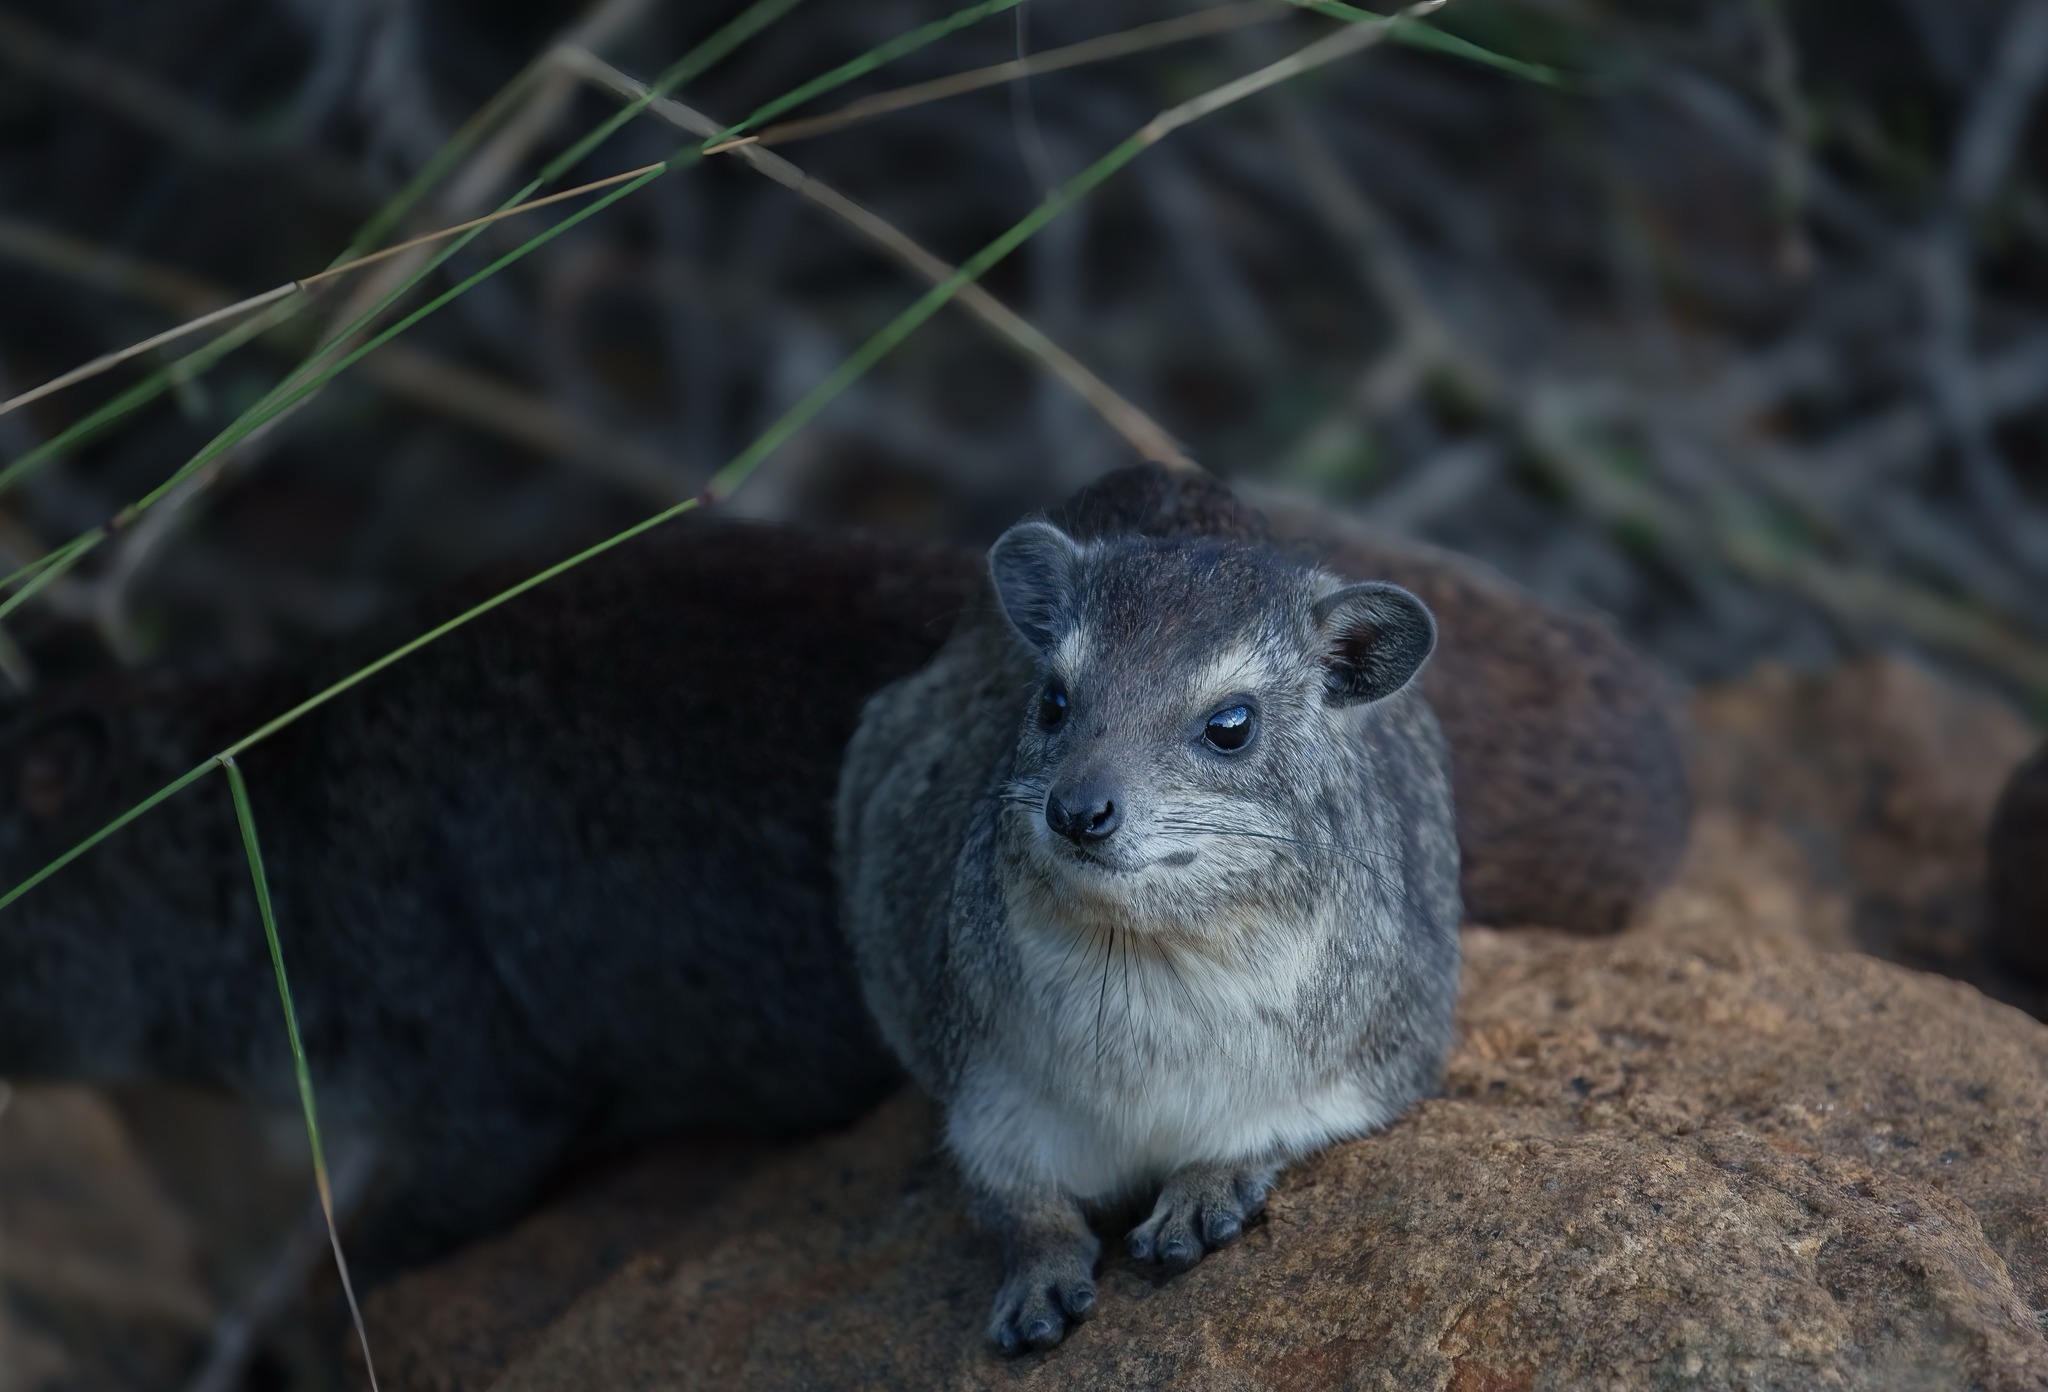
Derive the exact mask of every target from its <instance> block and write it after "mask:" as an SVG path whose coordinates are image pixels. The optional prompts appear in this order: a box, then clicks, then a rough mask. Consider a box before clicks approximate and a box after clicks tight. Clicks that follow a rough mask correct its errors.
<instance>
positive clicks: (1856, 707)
mask: <svg viewBox="0 0 2048 1392" xmlns="http://www.w3.org/2000/svg"><path fill="white" fill-rule="evenodd" d="M1693 722H1694V741H1695V750H1694V757H1693V760H1692V780H1693V787H1694V791H1695V794H1696V796H1697V798H1698V800H1699V804H1700V806H1701V807H1702V808H1710V809H1715V810H1716V811H1718V812H1719V813H1720V814H1721V815H1722V816H1724V817H1726V818H1734V819H1737V820H1739V821H1741V822H1743V823H1745V824H1749V825H1753V826H1755V825H1761V826H1766V827H1769V828H1771V829H1772V830H1773V832H1774V833H1775V834H1778V835H1781V836H1783V837H1786V838H1788V839H1789V841H1790V843H1791V844H1793V845H1795V846H1796V847H1797V848H1798V850H1799V851H1800V852H1801V853H1802V855H1803V857H1804V859H1805V862H1806V865H1807V874H1808V875H1809V876H1810V877H1811V878H1812V879H1813V880H1815V881H1816V882H1818V883H1820V884H1823V885H1826V886H1829V887H1831V888H1834V889H1836V890H1839V891H1840V892H1842V893H1843V894H1845V895H1846V896H1847V898H1848V903H1849V910H1850V925H1851V931H1852V934H1853V939H1854V942H1855V944H1856V945H1857V946H1859V947H1861V948H1862V949H1863V950H1865V951H1866V952H1873V953H1876V954H1878V955H1879V956H1882V957H1888V958H1891V959H1893V960H1895V961H1902V962H1906V963H1909V964H1911V965H1914V966H1921V967H1930V968H1932V969H1934V970H1937V971H1941V972H1945V973H1947V974H1949V975H1952V976H1962V977H1965V978H1966V979H1969V980H1972V981H1974V982H1976V983H1977V984H1979V985H1986V986H1993V985H1994V983H1992V982H1989V981H1987V980H1986V979H1985V978H1984V977H1983V974H1982V973H1981V971H1980V970H1979V968H1980V966H1981V964H1982V962H1983V958H1984V953H1983V926H1982V891H1983V884H1984V835H1985V829H1986V828H1987V826H1988V825H1989V823H1990V820H1991V809H1992V805H1993V803H1994V802H1996V800H1997V798H1998V793H1999V789H2000V788H2002V787H2003V786H2004V785H2005V781H2006V779H2007V777H2008V776H2009V775H2010V774H2011V773H2012V770H2013V768H2014V767H2015V766H2016V765H2017V764H2019V762H2020V761H2021V760H2023V759H2025V758H2026V756H2027V754H2028V752H2029V751H2031V750H2032V749H2033V747H2034V746H2035V745H2036V744H2037V743H2038V742H2039V740H2040V735H2039V733H2038V732H2037V731H2035V730H2033V729H2032V728H2031V727H2029V726H2028V725H2027V724H2026V722H2025V721H2023V720H2021V719H2020V718H2019V716H2018V715H2016V714H2015V713H2014V712H2013V711H2012V710H2011V708H2010V707H2008V706H2007V705H2006V704H2005V703H2004V702H2002V701H2000V700H1999V699H1997V698H1996V697H1994V696H1991V695H1989V694H1987V693H1984V692H1981V691H1977V690H1973V689H1971V688H1968V687H1964V686H1960V685H1957V684H1954V683H1952V682H1948V681H1945V680H1943V679H1941V678H1939V677H1936V676H1935V675H1933V674H1932V673H1930V672H1927V671H1925V670H1923V669H1921V668H1919V667H1916V666H1913V665H1912V664H1911V663H1908V662H1905V661H1902V660H1900V659H1897V658H1889V657H1879V658H1869V659H1865V660H1863V661H1859V662H1854V663H1850V664H1847V665H1845V666H1842V667H1839V668H1836V669H1834V670H1832V671H1829V672H1826V673H1822V674H1819V675H1813V676H1800V675H1794V674H1793V673H1790V672H1787V671H1785V670H1783V669H1781V668H1780V669H1772V668H1766V669H1765V670H1763V671H1762V672H1760V673H1758V674H1757V675H1755V676H1752V677H1750V678H1748V679H1746V680H1744V681H1741V682H1736V683H1733V684H1731V685H1728V686H1724V687H1720V688H1717V689H1714V690H1710V691H1707V692H1704V693H1702V694H1701V695H1700V696H1699V697H1698V698H1697V700H1696V702H1695V704H1694V707H1693Z"/></svg>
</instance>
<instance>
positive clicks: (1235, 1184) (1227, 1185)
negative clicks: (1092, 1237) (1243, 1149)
mask: <svg viewBox="0 0 2048 1392" xmlns="http://www.w3.org/2000/svg"><path fill="white" fill-rule="evenodd" d="M1265 1198H1266V1183H1265V1178H1264V1176H1263V1175H1256V1174H1250V1173H1245V1172H1239V1171H1232V1170H1225V1169H1217V1168H1211V1167H1207V1166H1190V1167H1189V1168H1187V1169H1184V1170H1181V1171H1179V1172H1177V1173H1176V1174H1175V1175H1174V1176H1173V1177H1172V1178H1171V1179H1169V1180H1167V1182H1166V1185H1165V1187H1164V1188H1163V1189H1161V1190H1160V1191H1159V1202H1158V1203H1157V1204H1155V1205H1154V1206H1153V1209H1152V1216H1151V1217H1149V1218H1147V1219H1146V1220H1145V1221H1144V1222H1142V1223H1140V1224H1139V1225H1138V1226H1137V1227H1135V1228H1133V1229H1132V1230H1131V1235H1130V1248H1131V1255H1132V1256H1134V1257H1136V1258H1137V1259H1138V1260H1139V1261H1148V1262H1153V1263H1155V1264H1156V1265H1159V1266H1161V1267H1164V1268H1166V1269H1167V1270H1169V1271H1181V1270H1185V1269H1186V1268H1188V1267H1190V1266H1193V1265H1194V1264H1195V1263H1196V1262H1198V1261H1200V1260H1201V1259H1202V1258H1203V1257H1204V1256H1206V1255H1207V1254H1208V1253H1210V1252H1213V1251H1215V1250H1216V1249H1217V1248H1219V1247H1228V1246H1229V1245H1230V1244H1231V1243H1233V1242H1235V1241H1237V1239H1238V1238H1240V1237H1242V1236H1243V1235H1244V1226H1245V1224H1246V1223H1248V1222H1250V1221H1251V1219H1252V1218H1253V1217H1255V1216H1256V1215H1257V1214H1258V1211H1259V1210H1260V1209H1261V1208H1262V1207H1264V1206H1265Z"/></svg>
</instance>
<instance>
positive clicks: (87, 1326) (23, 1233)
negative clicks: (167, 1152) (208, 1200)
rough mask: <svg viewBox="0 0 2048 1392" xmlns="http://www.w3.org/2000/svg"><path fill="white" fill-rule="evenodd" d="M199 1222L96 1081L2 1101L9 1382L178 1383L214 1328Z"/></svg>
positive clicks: (3, 1322) (2, 1275)
mask: <svg viewBox="0 0 2048 1392" xmlns="http://www.w3.org/2000/svg"><path fill="white" fill-rule="evenodd" d="M213 1316H214V1305H213V1300H212V1297H211V1296H210V1295H209V1293H208V1292H207V1290H206V1287H205V1284H204V1282H203V1280H202V1279H201V1272H200V1268H199V1262H198V1243H197V1234H196V1233H195V1232H194V1230H193V1228H192V1225H191V1223H190V1222H189V1220H188V1219H187V1217H186V1215H185V1214H184V1213H183V1212H181V1211H180V1210H179V1209H178V1208H177V1207H176V1206H175V1205H174V1204H173V1203H171V1201H170V1200H169V1199H168V1198H167V1197H166V1196H165V1194H164V1193H163V1191H162V1189H161V1187H160V1186H159V1185H158V1184H157V1182H156V1179H155V1176H154V1175H152V1174H151V1173H150V1171H149V1169H148V1167H147V1166H146V1165H145V1164H144V1163H143V1161H142V1159H141V1157H140V1156H139V1155H138V1154H137V1153H136V1151H135V1149H134V1147H133V1146H132V1145H131V1144H130V1143H129V1139H128V1136H127V1133H126V1131H125V1129H124V1128H123V1127H122V1125H121V1122H120V1119H119V1117H118V1116H117V1115H116V1114H115V1112H114V1109H113V1108H112V1107H111V1106H110V1105H109V1104H108V1103H107V1101H106V1100H105V1099H104V1098H101V1097H99V1096H97V1095H95V1094H93V1093H91V1092H88V1091H86V1090H85V1089H83V1088H22V1089H19V1090H17V1091H14V1092H13V1093H11V1094H10V1095H9V1097H8V1098H7V1099H6V1105H4V1107H0V1387H5V1388H8V1389H19V1390H20V1392H31V1389H45V1388H48V1389H57V1388H66V1389H69V1388H95V1387H109V1388H111V1387H154V1386H164V1385H174V1384H175V1383H176V1382H178V1381H179V1380H180V1379H181V1378H182V1377H183V1376H184V1374H185V1372H186V1371H187V1370H189V1368H190V1367H191V1365H192V1363H193V1362H194V1361H195V1360H196V1359H197V1357H198V1355H199V1353H200V1352H201V1351H202V1350H203V1349H204V1347H205V1340H206V1338H207V1336H208V1335H209V1334H210V1333H211V1332H212V1322H213Z"/></svg>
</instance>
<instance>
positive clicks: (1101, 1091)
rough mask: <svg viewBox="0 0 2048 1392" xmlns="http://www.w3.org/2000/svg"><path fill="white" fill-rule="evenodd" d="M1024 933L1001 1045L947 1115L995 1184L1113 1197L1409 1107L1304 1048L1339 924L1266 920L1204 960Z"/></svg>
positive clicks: (957, 1139) (1355, 1129)
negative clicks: (1332, 930)
mask: <svg viewBox="0 0 2048 1392" xmlns="http://www.w3.org/2000/svg"><path fill="white" fill-rule="evenodd" d="M1013 931H1014V933H1015V937H1014V941H1015V943H1016V945H1017V949H1018V952H1019V955H1020V957H1021V959H1022V962H1021V965H1022V967H1023V972H1022V978H1023V987H1022V989H1021V990H1020V991H1018V992H1017V993H1016V997H1015V998H1014V999H1009V1000H1004V1001H1001V1002H998V1003H997V1005H996V1010H997V1018H996V1020H995V1021H993V1022H992V1023H993V1032H994V1034H995V1035H996V1038H995V1039H993V1040H992V1041H991V1043H992V1044H993V1045H994V1047H992V1048H990V1049H988V1050H986V1051H984V1053H983V1054H982V1056H980V1057H978V1058H976V1059H975V1060H974V1061H973V1063H972V1064H970V1067H969V1072H970V1073H971V1074H972V1077H971V1078H970V1079H968V1080H964V1081H966V1082H967V1084H968V1085H967V1086H964V1087H962V1088H961V1089H960V1090H959V1091H958V1093H957V1094H956V1101H955V1104H954V1106H953V1108H952V1110H951V1112H950V1113H949V1116H948V1121H947V1125H948V1131H949V1135H950V1138H951V1141H952V1144H953V1148H954V1151H955V1153H956V1154H957V1155H959V1156H960V1157H961V1159H962V1160H963V1162H965V1164H966V1166H967V1168H968V1169H969V1170H970V1172H972V1173H973V1176H974V1177H975V1178H977V1179H979V1180H981V1181H982V1182H984V1183H987V1184H991V1185H997V1186H1002V1187H1011V1186H1016V1185H1020V1184H1049V1185H1053V1186H1057V1187H1058V1188H1060V1189H1063V1190H1065V1191H1066V1192H1068V1193H1070V1194H1074V1195H1076V1196H1077V1197H1080V1198H1083V1199H1100V1200H1108V1199H1112V1198H1116V1197H1119V1196H1123V1195H1127V1194H1130V1193H1133V1192H1135V1191H1137V1190H1139V1189H1140V1188H1141V1187H1143V1186H1146V1185H1152V1184H1156V1183H1158V1182H1159V1181H1160V1180H1162V1179H1164V1178H1165V1177H1166V1176H1167V1175H1168V1174H1170V1173H1172V1172H1173V1171H1174V1170H1176V1169H1178V1168H1180V1167H1181V1166H1183V1165H1187V1164H1191V1163H1196V1162H1211V1163H1224V1164H1234V1163H1239V1162H1245V1163H1252V1162H1257V1161H1261V1160H1266V1159H1279V1158H1285V1157H1288V1156H1292V1155H1298V1154H1301V1153H1305V1152H1307V1151H1310V1150H1313V1149H1316V1148H1318V1147H1320V1146H1322V1145H1324V1144H1327V1143H1328V1142H1330V1141H1332V1140H1335V1139H1339V1138H1341V1137H1345V1136H1354V1135H1360V1134H1363V1133H1365V1132H1369V1131H1372V1130H1375V1129H1377V1128H1379V1127H1381V1126H1383V1125H1385V1124H1386V1123H1387V1122H1388V1121H1390V1120H1392V1118H1393V1116H1394V1114H1395V1112H1396V1111H1397V1110H1398V1108H1397V1107H1396V1106H1394V1105H1389V1103H1388V1101H1387V1100H1386V1099H1384V1098H1382V1097H1380V1096H1378V1095H1377V1094H1376V1092H1375V1090H1374V1089H1373V1088H1372V1087H1371V1086H1370V1082H1369V1080H1368V1079H1365V1078H1363V1077H1360V1076H1357V1074H1356V1073H1355V1072H1354V1071H1353V1070H1351V1069H1348V1068H1346V1067H1344V1062H1343V1059H1342V1056H1341V1054H1342V1051H1334V1053H1333V1051H1331V1050H1329V1049H1306V1048H1304V1046H1303V1043H1302V1040H1303V1038H1304V1031H1303V1030H1302V1028H1301V1025H1302V1022H1303V1014H1304V1012H1305V1011H1307V1010H1309V1009H1311V1008H1313V1001H1314V998H1315V996H1316V993H1317V992H1318V991H1319V990H1320V989H1321V988H1322V986H1323V982H1322V980H1321V979H1320V978H1321V975H1322V974H1324V973H1327V972H1328V971H1330V970H1331V968H1332V967H1333V965H1334V964H1333V963H1332V962H1331V961H1330V960H1329V953H1328V951H1327V947H1326V944H1327V943H1328V941H1329V937H1328V935H1327V934H1326V933H1324V932H1319V931H1315V930H1313V929H1307V930H1297V931H1284V932H1276V931H1274V930H1273V929H1272V928H1271V927H1270V925H1268V926H1266V927H1264V928H1262V929H1261V930H1259V931H1255V932H1254V931H1247V932H1244V933H1234V934H1225V935H1219V939H1218V940H1219V941H1227V942H1232V943H1235V944H1236V947H1235V948H1234V949H1231V950H1218V951H1205V950H1197V949H1195V948H1192V947H1189V946H1186V945H1180V946H1174V947H1164V946H1161V945H1160V944H1158V943H1157V942H1152V941H1148V940H1146V939H1144V938H1142V937H1140V936H1138V935H1135V934H1131V933H1127V932H1126V933H1111V932H1109V931H1107V930H1106V929H1098V930H1096V931H1094V932H1093V933H1091V932H1089V931H1088V930H1086V929H1082V930H1080V931H1078V932H1075V931H1070V930H1067V929H1065V928H1045V927H1034V926H1029V925H1023V926H1019V925H1016V924H1015V923H1014V922H1013ZM1325 1008H1327V1007H1325ZM1325 1023H1326V1024H1327V1023H1328V1022H1325ZM1339 1033H1340V1034H1341V1030H1340V1031H1339ZM1317 1034H1318V1035H1319V1036H1320V1037H1324V1038H1327V1037H1328V1035H1327V1034H1326V1033H1324V1032H1323V1031H1321V1030H1319V1031H1317Z"/></svg>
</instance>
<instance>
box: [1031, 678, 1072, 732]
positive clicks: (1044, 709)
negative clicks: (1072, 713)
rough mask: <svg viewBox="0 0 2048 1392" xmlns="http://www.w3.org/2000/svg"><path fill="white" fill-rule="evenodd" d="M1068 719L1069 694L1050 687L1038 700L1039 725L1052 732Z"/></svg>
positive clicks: (1055, 687)
mask: <svg viewBox="0 0 2048 1392" xmlns="http://www.w3.org/2000/svg"><path fill="white" fill-rule="evenodd" d="M1066 718H1067V693H1066V692H1064V691H1062V690H1060V689H1059V687H1057V686H1048V687H1047V688H1046V689H1045V691H1044V692H1043V693H1042V694H1041V695H1040V696H1039V698H1038V723H1039V724H1041V725H1043V726H1044V727H1045V728H1046V729H1048V730H1050V729H1051V728H1052V727H1053V726H1055V725H1057V724H1059V723H1060V722H1061V721H1062V720H1065V719H1066Z"/></svg>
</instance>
